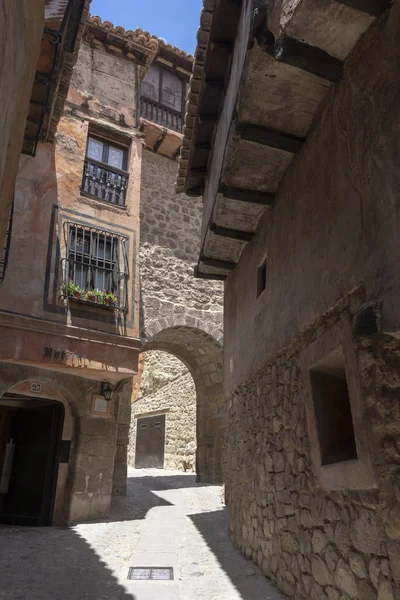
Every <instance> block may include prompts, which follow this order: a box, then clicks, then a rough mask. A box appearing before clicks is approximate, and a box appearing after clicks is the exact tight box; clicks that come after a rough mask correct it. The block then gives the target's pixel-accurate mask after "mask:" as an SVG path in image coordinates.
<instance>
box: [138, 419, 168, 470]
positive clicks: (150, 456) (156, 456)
mask: <svg viewBox="0 0 400 600" xmlns="http://www.w3.org/2000/svg"><path fill="white" fill-rule="evenodd" d="M164 442H165V415H158V416H156V417H143V418H142V419H138V420H137V425H136V454H135V467H136V468H137V469H146V468H151V467H153V468H156V469H163V468H164Z"/></svg>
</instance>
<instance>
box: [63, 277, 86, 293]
mask: <svg viewBox="0 0 400 600" xmlns="http://www.w3.org/2000/svg"><path fill="white" fill-rule="evenodd" d="M63 292H64V295H65V296H68V298H81V296H82V290H81V288H80V287H79V285H77V284H76V283H74V282H73V280H72V279H68V281H67V283H64V285H63Z"/></svg>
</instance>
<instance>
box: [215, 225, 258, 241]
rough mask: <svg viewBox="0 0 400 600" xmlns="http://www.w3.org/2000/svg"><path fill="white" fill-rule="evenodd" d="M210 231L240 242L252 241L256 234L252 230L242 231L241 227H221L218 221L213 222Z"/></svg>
mask: <svg viewBox="0 0 400 600" xmlns="http://www.w3.org/2000/svg"><path fill="white" fill-rule="evenodd" d="M210 231H212V232H213V233H214V234H215V235H218V236H220V237H227V238H230V239H232V240H237V241H239V242H250V241H251V240H252V239H253V236H254V234H253V233H252V232H251V231H240V230H239V229H230V228H228V227H221V226H220V225H217V224H216V223H211V226H210Z"/></svg>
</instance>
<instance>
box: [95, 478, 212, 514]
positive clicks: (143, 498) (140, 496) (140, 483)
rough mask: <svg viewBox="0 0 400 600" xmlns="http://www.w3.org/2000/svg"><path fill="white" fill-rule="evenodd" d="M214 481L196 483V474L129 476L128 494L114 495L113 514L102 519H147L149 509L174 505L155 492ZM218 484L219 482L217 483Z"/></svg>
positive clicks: (206, 485) (208, 484)
mask: <svg viewBox="0 0 400 600" xmlns="http://www.w3.org/2000/svg"><path fill="white" fill-rule="evenodd" d="M211 485H213V484H212V483H196V475H164V476H163V475H158V476H157V477H152V476H151V475H143V477H141V476H140V475H136V476H135V477H128V481H127V495H126V496H114V497H113V499H112V503H111V514H110V517H109V518H108V519H105V520H104V519H103V520H102V521H103V522H104V521H107V522H113V521H135V520H141V519H145V518H146V515H147V513H148V512H149V510H151V509H152V508H154V507H155V506H173V505H172V504H171V503H170V502H168V500H165V499H164V498H162V497H160V496H158V495H157V494H156V493H153V492H162V491H167V490H176V489H183V488H193V487H208V486H211ZM215 485H217V484H215Z"/></svg>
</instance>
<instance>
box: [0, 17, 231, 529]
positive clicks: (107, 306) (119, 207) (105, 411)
mask: <svg viewBox="0 0 400 600" xmlns="http://www.w3.org/2000/svg"><path fill="white" fill-rule="evenodd" d="M52 14H53V13H52ZM79 23H80V28H79V38H78V35H77V36H76V39H79V41H80V42H81V43H80V47H79V52H78V45H76V47H75V53H74V60H75V62H76V64H75V67H74V68H73V70H72V59H71V61H69V62H68V63H67V64H66V68H65V73H64V75H62V76H60V79H59V80H57V81H58V89H59V93H60V94H61V97H60V99H58V96H57V98H55V99H54V101H53V102H52V103H51V106H52V107H53V108H54V107H55V108H54V111H53V112H52V113H51V114H52V115H53V116H50V115H49V116H46V117H45V118H44V119H42V127H44V128H47V129H46V130H48V131H49V132H50V133H51V135H50V134H49V136H48V137H44V136H43V135H42V134H41V133H39V132H38V131H37V127H38V123H37V119H33V118H32V119H31V120H32V121H33V123H32V126H33V127H34V128H35V127H36V129H34V130H30V132H29V135H28V136H26V138H25V142H24V144H31V146H30V152H26V154H30V156H22V158H21V160H20V164H19V169H18V176H17V179H16V185H15V193H14V210H13V220H12V232H11V235H10V236H9V243H8V256H7V263H8V264H7V270H6V271H5V277H4V279H3V283H2V285H1V289H0V330H1V339H2V347H1V351H0V385H1V388H0V469H1V470H0V522H3V523H16V524H31V525H44V524H46V525H48V524H55V525H58V524H65V523H74V522H77V521H81V520H86V519H96V518H104V517H107V515H108V513H109V509H110V502H111V496H112V493H115V494H123V493H125V491H126V476H127V457H128V446H129V429H130V424H131V401H132V393H133V376H134V375H135V374H136V373H137V371H138V360H139V354H140V352H145V351H147V350H164V351H167V352H170V353H171V354H174V355H175V356H177V357H179V358H180V359H181V360H183V361H184V363H185V365H186V366H187V368H188V369H189V370H190V371H191V373H192V375H193V378H194V381H195V383H196V389H197V396H196V409H195V412H197V417H198V418H197V429H198V430H197V440H198V442H199V443H198V444H197V446H198V450H197V459H196V464H197V472H198V475H199V477H200V478H203V479H208V480H211V479H215V478H218V477H220V462H221V461H220V459H221V444H220V440H221V436H222V426H223V422H222V417H221V406H222V398H223V397H222V347H221V297H220V296H219V298H218V299H217V301H216V302H215V307H214V306H212V305H211V303H210V301H209V291H206V289H207V288H209V287H210V285H209V283H208V282H207V281H198V282H196V284H195V285H192V286H191V289H190V291H188V292H186V291H184V288H185V286H184V282H185V280H189V281H191V271H192V269H193V263H194V259H195V255H194V246H195V244H196V243H198V235H197V238H196V239H195V238H194V237H193V235H192V233H193V231H194V230H195V228H196V224H195V223H194V224H192V223H191V220H192V217H193V218H194V217H195V218H194V221H197V225H200V220H199V219H200V208H199V205H198V200H197V199H191V198H188V199H187V201H184V202H182V203H181V204H180V203H179V202H177V201H176V197H175V194H174V189H173V183H174V178H175V174H176V168H177V156H178V153H179V148H180V145H181V143H182V133H181V129H182V123H183V105H184V97H185V94H186V86H187V83H188V79H189V72H190V69H191V66H192V58H191V57H188V56H187V55H185V54H184V53H182V52H181V51H179V50H178V49H176V48H171V47H169V46H167V45H166V44H165V43H163V42H160V40H158V39H157V38H154V37H152V36H151V35H149V34H148V33H145V32H143V31H141V30H137V31H135V32H132V31H125V30H124V29H123V28H122V27H114V26H113V25H112V24H111V23H109V22H104V23H102V21H101V20H100V19H99V18H98V17H91V18H88V19H87V7H86V12H82V14H81V21H80V22H79ZM49 35H50V34H49ZM54 35H55V34H54ZM80 38H82V39H80ZM34 89H35V88H34ZM38 93H39V91H38ZM35 102H36V99H35ZM35 102H33V103H32V102H31V105H32V106H31V107H30V109H29V110H31V109H32V110H34V107H35V106H36V104H35ZM55 115H57V122H56V121H55ZM31 120H28V124H29V127H31ZM27 150H28V148H27ZM175 213H176V215H175V217H173V215H174V214H175ZM143 215H145V218H144V217H143ZM141 217H142V218H143V226H142V227H141V223H140V221H141ZM154 218H155V219H156V222H155V221H154ZM139 264H140V271H139ZM217 285H219V286H220V284H219V283H218V284H217ZM157 286H158V287H157ZM177 291H178V295H179V294H180V296H179V297H177V296H176V293H177ZM216 292H218V290H217V289H216ZM219 292H220V290H219ZM174 293H175V295H174ZM157 302H158V303H159V304H157ZM187 302H188V306H187V307H186V303H187ZM183 394H184V392H183V391H182V394H181V397H180V398H179V399H178V401H176V399H175V401H176V402H177V406H180V405H181V402H183V397H184V396H183ZM192 409H193V407H192ZM189 420H190V428H189V429H190V436H191V438H193V429H194V428H195V427H196V425H195V419H193V410H192V417H191V419H189ZM181 434H182V430H181V431H180V432H179V433H178V434H176V435H181ZM184 435H186V436H188V435H189V434H188V433H187V432H184ZM190 436H189V437H190ZM192 462H193V460H192ZM27 464H29V469H28V468H27V467H26V466H27Z"/></svg>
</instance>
